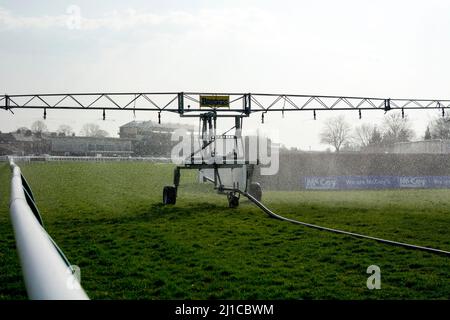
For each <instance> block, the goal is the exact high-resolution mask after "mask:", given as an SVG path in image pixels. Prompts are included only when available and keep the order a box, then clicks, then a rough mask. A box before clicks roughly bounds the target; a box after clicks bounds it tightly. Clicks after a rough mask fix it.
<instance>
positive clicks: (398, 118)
mask: <svg viewBox="0 0 450 320" xmlns="http://www.w3.org/2000/svg"><path fill="white" fill-rule="evenodd" d="M413 138H414V131H413V130H412V129H411V124H410V122H409V120H408V117H407V116H405V117H402V115H401V114H399V113H391V114H389V115H387V116H386V117H385V118H384V121H383V142H384V143H386V144H390V143H395V142H406V141H411V139H413Z"/></svg>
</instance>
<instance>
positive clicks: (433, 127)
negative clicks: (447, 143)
mask: <svg viewBox="0 0 450 320" xmlns="http://www.w3.org/2000/svg"><path fill="white" fill-rule="evenodd" d="M428 128H429V131H430V135H431V137H430V138H432V139H445V140H447V139H450V116H448V115H447V116H446V117H444V118H437V119H434V120H433V121H431V122H430V124H429V125H428Z"/></svg>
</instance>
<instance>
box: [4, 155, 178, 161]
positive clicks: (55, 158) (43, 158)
mask: <svg viewBox="0 0 450 320" xmlns="http://www.w3.org/2000/svg"><path fill="white" fill-rule="evenodd" d="M8 159H9V156H1V157H0V161H4V162H5V161H9V160H8ZM14 159H15V161H16V162H19V161H20V162H33V161H54V162H58V161H89V162H109V161H136V162H154V163H168V162H171V160H170V158H165V157H70V156H14Z"/></svg>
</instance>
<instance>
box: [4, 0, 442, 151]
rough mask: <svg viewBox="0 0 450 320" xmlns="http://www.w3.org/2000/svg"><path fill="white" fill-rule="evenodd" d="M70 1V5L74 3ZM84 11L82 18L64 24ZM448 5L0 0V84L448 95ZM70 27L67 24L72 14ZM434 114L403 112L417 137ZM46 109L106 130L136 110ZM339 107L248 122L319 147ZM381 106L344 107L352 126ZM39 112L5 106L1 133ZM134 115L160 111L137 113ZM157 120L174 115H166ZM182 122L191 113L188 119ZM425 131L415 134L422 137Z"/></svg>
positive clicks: (56, 88)
mask: <svg viewBox="0 0 450 320" xmlns="http://www.w3.org/2000/svg"><path fill="white" fill-rule="evenodd" d="M74 6H75V7H74ZM74 8H75V9H77V8H79V9H80V12H81V17H82V20H81V24H80V25H76V27H77V28H69V27H68V19H70V16H69V14H70V13H73V12H74V11H73V10H75V9H74ZM449 14H450V1H445V0H442V1H437V0H436V1H433V0H431V1H430V0H427V1H411V0H409V1H406V0H405V1H401V0H399V1H393V0H390V1H362V0H354V1H349V0H341V1H333V0H330V1H320V0H319V1H317V0H314V1H312V0H311V1H261V0H259V1H244V0H239V1H230V0H227V1H217V0H216V1H143V0H142V1H139V0H136V1H133V0H130V1H115V0H114V1H110V0H108V1H87V0H86V1H75V0H73V1H39V2H38V1H17V0H15V1H0V41H1V45H0V70H1V75H2V77H1V78H0V91H1V92H2V93H8V94H19V93H58V92H84V91H86V92H96V91H104V92H118V91H119V92H120V91H129V92H134V91H136V92H139V91H146V92H152V91H170V92H173V91H221V92H224V91H225V92H227V91H234V92H267V93H272V92H273V93H292V94H317V95H349V96H369V97H373V96H376V97H386V98H387V97H391V98H395V97H399V98H436V99H449V98H450V92H449V88H450V86H449V80H448V77H449V71H450V59H449V57H450V19H449ZM69 26H70V22H69ZM438 114H439V112H438V111H426V112H425V111H422V112H408V115H409V117H410V119H411V120H412V121H413V123H414V126H415V128H416V130H417V132H418V134H419V135H422V134H423V131H424V130H425V127H426V123H427V121H429V120H430V119H432V118H433V117H435V116H437V115H438ZM107 116H108V120H107V121H104V122H102V121H101V120H99V119H100V118H101V112H94V111H86V112H84V111H83V112H82V111H78V112H67V111H64V112H57V111H49V112H48V117H47V118H48V119H47V125H48V127H49V129H51V130H55V129H56V128H57V127H58V126H59V125H60V124H62V123H67V124H69V125H71V126H72V127H74V129H75V130H76V131H77V133H78V132H79V131H80V129H81V126H82V124H83V123H85V122H93V121H98V123H99V124H100V125H101V126H102V127H103V128H104V129H106V130H108V131H110V133H111V135H113V136H114V135H116V134H117V131H118V126H119V125H121V124H123V123H125V122H128V121H130V120H133V119H134V117H133V114H131V113H130V114H128V113H126V114H125V113H117V112H116V113H111V114H108V115H107ZM330 116H337V113H335V112H328V113H325V112H323V113H319V114H318V118H319V120H318V121H314V120H312V114H309V113H290V114H289V116H286V117H285V118H284V119H282V118H281V115H279V114H277V115H275V114H273V115H272V114H269V115H267V116H266V121H265V124H264V125H261V124H260V118H259V117H258V116H257V117H254V118H252V119H250V120H248V121H246V122H247V124H248V125H249V128H257V127H264V128H266V129H268V130H275V129H277V130H279V131H280V138H281V142H283V143H284V144H286V145H288V146H297V147H300V148H302V149H309V148H310V147H311V148H312V149H323V148H324V147H325V146H323V145H320V143H319V139H318V133H319V131H320V129H321V127H322V124H323V123H322V122H323V120H324V119H326V118H327V117H330ZM383 116H384V115H383V112H381V111H380V112H374V111H372V112H370V113H366V114H365V113H363V120H358V115H357V113H356V112H350V113H346V117H347V119H348V120H349V121H351V122H352V124H354V125H356V124H360V123H363V122H371V123H380V121H381V120H382V118H383ZM41 118H42V113H41V112H37V111H36V112H31V111H19V110H17V111H16V114H15V115H14V116H13V115H11V114H10V113H9V112H4V111H1V112H0V130H1V131H3V132H6V131H10V130H14V129H16V128H17V127H20V126H30V125H31V123H32V122H33V121H35V120H38V119H41ZM136 119H137V120H148V119H150V120H156V119H157V115H156V114H150V113H143V112H141V113H137V114H136ZM162 120H163V122H164V121H171V122H173V121H179V120H178V119H177V118H176V117H173V116H172V117H169V116H165V115H163V119H162ZM183 121H184V122H185V121H186V120H183ZM418 138H420V136H418Z"/></svg>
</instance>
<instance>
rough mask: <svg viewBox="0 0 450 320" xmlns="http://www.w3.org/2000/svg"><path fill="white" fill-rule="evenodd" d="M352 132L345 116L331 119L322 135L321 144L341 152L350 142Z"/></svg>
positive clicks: (326, 123)
mask: <svg viewBox="0 0 450 320" xmlns="http://www.w3.org/2000/svg"><path fill="white" fill-rule="evenodd" d="M350 130H351V128H350V125H349V124H348V123H347V121H345V118H344V117H343V116H338V117H335V118H329V119H328V120H327V121H326V122H325V126H324V127H323V129H322V131H321V133H320V142H321V143H325V144H329V145H331V146H333V147H334V148H335V149H336V152H339V150H340V149H341V147H342V146H343V145H344V144H345V143H346V142H349V141H350Z"/></svg>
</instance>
